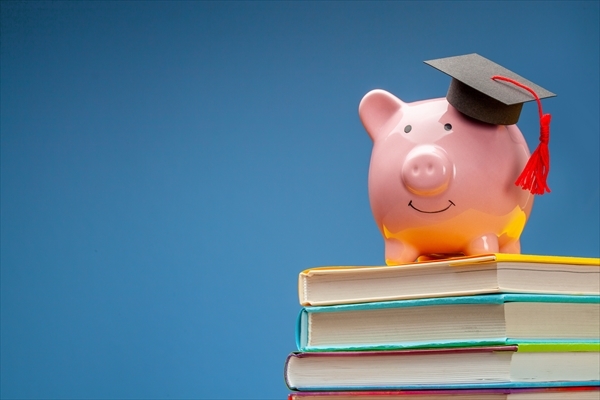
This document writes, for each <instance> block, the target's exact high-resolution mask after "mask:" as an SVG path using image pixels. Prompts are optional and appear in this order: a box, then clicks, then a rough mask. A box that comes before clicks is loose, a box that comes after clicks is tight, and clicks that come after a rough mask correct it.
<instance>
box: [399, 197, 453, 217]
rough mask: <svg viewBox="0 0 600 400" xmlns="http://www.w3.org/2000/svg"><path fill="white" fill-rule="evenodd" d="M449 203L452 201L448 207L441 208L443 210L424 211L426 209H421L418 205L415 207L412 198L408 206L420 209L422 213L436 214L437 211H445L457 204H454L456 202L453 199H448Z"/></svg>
mask: <svg viewBox="0 0 600 400" xmlns="http://www.w3.org/2000/svg"><path fill="white" fill-rule="evenodd" d="M448 203H450V204H448V207H446V208H444V209H441V210H436V211H424V210H419V209H418V208H417V207H415V206H414V205H413V203H412V200H411V201H409V202H408V206H409V207H412V208H413V209H415V210H417V211H418V212H420V213H424V214H436V213H441V212H444V211H446V210H447V209H449V208H450V207H452V206H456V204H454V203H453V202H452V200H448Z"/></svg>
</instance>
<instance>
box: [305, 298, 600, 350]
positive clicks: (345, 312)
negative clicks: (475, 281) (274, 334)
mask: <svg viewBox="0 0 600 400" xmlns="http://www.w3.org/2000/svg"><path fill="white" fill-rule="evenodd" d="M599 340H600V296H566V295H526V294H499V295H478V296H460V297H442V298H433V299H417V300H399V301H388V302H378V303H363V304H346V305H338V306H324V307H305V308H304V309H303V310H302V311H301V312H300V315H299V318H298V324H297V330H296V342H297V346H298V350H300V351H303V352H308V351H339V350H390V349H402V348H419V347H448V346H481V345H493V344H517V343H527V342H530V343H536V342H575V343H598V341H599Z"/></svg>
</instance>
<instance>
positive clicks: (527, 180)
mask: <svg viewBox="0 0 600 400" xmlns="http://www.w3.org/2000/svg"><path fill="white" fill-rule="evenodd" d="M425 63H426V64H428V65H430V66H432V67H434V68H436V69H438V70H440V71H441V72H443V73H445V74H447V75H449V76H451V77H452V81H451V82H450V88H449V89H448V94H447V95H446V100H448V103H450V104H451V105H452V106H453V107H454V108H456V109H457V110H458V111H460V112H461V113H463V114H465V115H467V116H469V117H471V118H474V119H476V120H478V121H482V122H486V123H488V124H495V125H513V124H516V123H517V121H518V120H519V116H520V115H521V109H522V108H523V103H526V102H528V101H533V100H535V101H537V103H538V110H539V113H540V145H539V147H538V148H537V149H536V150H535V151H534V152H533V153H532V154H531V157H530V159H529V161H528V163H527V165H526V166H525V169H524V170H523V172H522V173H521V175H520V176H519V178H518V179H517V181H516V182H515V184H517V185H518V186H521V187H522V188H523V189H528V190H530V191H531V193H533V194H544V192H545V191H548V192H549V191H550V188H549V187H548V186H547V185H546V178H547V176H548V171H549V169H550V156H549V153H548V141H549V134H550V119H551V116H550V114H543V113H542V105H541V102H540V99H544V98H548V97H554V96H556V95H555V94H554V93H552V92H550V91H548V90H546V89H544V88H543V87H541V86H538V85H536V84H535V83H533V82H530V81H528V80H527V79H525V78H523V77H521V76H519V75H517V74H516V73H514V72H512V71H510V70H508V69H506V68H504V67H503V66H501V65H498V64H496V63H495V62H493V61H490V60H488V59H487V58H485V57H482V56H480V55H479V54H476V53H473V54H466V55H462V56H456V57H447V58H440V59H437V60H429V61H425Z"/></svg>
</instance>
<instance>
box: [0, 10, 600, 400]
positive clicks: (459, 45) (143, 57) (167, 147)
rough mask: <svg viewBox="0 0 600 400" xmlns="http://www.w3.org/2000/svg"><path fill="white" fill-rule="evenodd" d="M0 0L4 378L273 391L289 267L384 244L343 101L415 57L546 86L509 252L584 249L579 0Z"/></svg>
mask: <svg viewBox="0 0 600 400" xmlns="http://www.w3.org/2000/svg"><path fill="white" fill-rule="evenodd" d="M1 7H2V8H1V88H0V94H1V109H0V111H1V168H2V169H1V173H2V175H1V184H2V190H1V205H2V208H1V267H2V271H1V274H2V275H1V306H2V309H1V311H2V313H1V341H2V342H1V387H2V389H1V392H0V395H1V397H3V398H42V397H43V398H116V397H118V398H189V397H194V398H215V399H216V398H262V399H266V398H283V397H284V396H285V395H286V394H287V389H286V387H285V385H284V382H283V364H284V360H285V357H286V356H287V354H288V353H289V352H290V351H292V350H294V349H295V344H294V324H295V319H296V315H297V313H298V311H299V305H298V300H297V288H296V280H297V274H298V273H299V272H300V271H301V270H302V269H305V268H308V267H313V266H319V265H327V264H333V265H336V264H359V265H360V264H381V263H383V242H382V239H381V237H380V234H379V231H378V230H377V227H376V226H375V223H374V221H373V218H372V216H371V211H370V207H369V202H368V194H367V172H368V165H369V157H370V151H371V141H370V139H369V137H368V136H367V134H366V133H365V131H364V129H363V128H362V125H361V123H360V121H359V119H358V114H357V107H358V103H359V101H360V99H361V98H362V96H363V95H364V94H365V93H367V92H368V91H369V90H371V89H374V88H384V89H386V90H389V91H391V92H393V93H395V94H396V95H397V96H399V97H400V98H402V99H403V100H405V101H409V102H410V101H416V100H422V99H427V98H434V97H443V96H444V95H445V93H446V90H447V88H448V84H449V78H448V77H447V76H446V75H444V74H442V73H440V72H437V71H435V70H434V69H433V68H431V67H429V66H427V65H425V64H423V62H422V61H423V60H429V59H434V58H441V57H447V56H454V55H460V54H466V53H472V52H476V53H479V54H481V55H483V56H485V57H487V58H490V59H492V60H494V61H496V62H498V63H500V64H502V65H504V66H505V67H507V68H509V69H511V70H513V71H515V72H517V73H518V74H520V75H522V76H524V77H526V78H528V79H530V80H532V81H534V82H536V83H538V84H540V85H541V86H544V87H545V88H547V89H549V90H551V91H553V92H555V93H557V94H558V97H556V98H553V99H549V100H545V101H544V102H543V104H544V111H545V112H550V113H552V115H553V122H552V133H551V143H550V145H551V156H552V170H551V172H550V177H549V185H550V187H551V189H552V193H551V194H548V195H544V196H542V197H538V198H537V199H536V204H535V205H534V210H533V213H532V216H531V219H530V222H529V224H528V225H527V227H526V229H525V232H524V234H523V236H522V246H523V251H524V252H527V253H538V254H557V255H575V256H591V257H598V256H599V242H600V238H599V229H600V228H599V226H600V220H599V209H600V205H599V197H600V195H599V180H600V178H599V170H600V166H599V147H600V146H599V141H598V140H599V139H598V138H599V136H600V134H599V116H598V115H599V109H600V105H599V92H600V89H599V75H600V73H599V47H600V46H599V37H600V33H599V29H598V26H599V3H598V2H597V1H590V2H537V1H535V2H423V3H417V2H382V3H362V2H348V3H346V2H332V3H321V2H310V3H293V2H268V3H262V2H241V3H237V2H181V3H177V2H110V3H103V2H88V3H80V2H65V3H63V2H42V3H35V2H9V1H2V3H1ZM519 126H520V128H521V130H522V131H523V132H524V134H525V136H526V139H527V141H528V142H529V145H530V147H531V148H534V147H535V146H536V145H537V136H538V132H539V127H538V119H537V108H536V106H535V103H528V104H526V105H525V107H524V111H523V114H522V117H521V120H520V122H519Z"/></svg>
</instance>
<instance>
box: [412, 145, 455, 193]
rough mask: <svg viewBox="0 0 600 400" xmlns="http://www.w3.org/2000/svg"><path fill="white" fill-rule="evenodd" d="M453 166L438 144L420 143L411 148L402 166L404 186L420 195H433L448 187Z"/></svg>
mask: <svg viewBox="0 0 600 400" xmlns="http://www.w3.org/2000/svg"><path fill="white" fill-rule="evenodd" d="M453 174H454V166H453V164H452V163H451V162H450V160H449V159H448V156H447V154H446V152H445V151H444V150H443V149H442V148H441V147H438V146H434V145H421V146H417V147H415V148H414V149H412V150H411V151H410V152H409V153H408V155H407V156H406V159H405V160H404V164H403V166H402V181H403V183H404V185H405V186H406V188H407V189H408V190H409V191H411V192H412V193H414V194H417V195H420V196H435V195H437V194H440V193H442V192H443V191H445V190H446V189H447V188H448V185H449V184H450V181H451V179H452V176H453Z"/></svg>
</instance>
